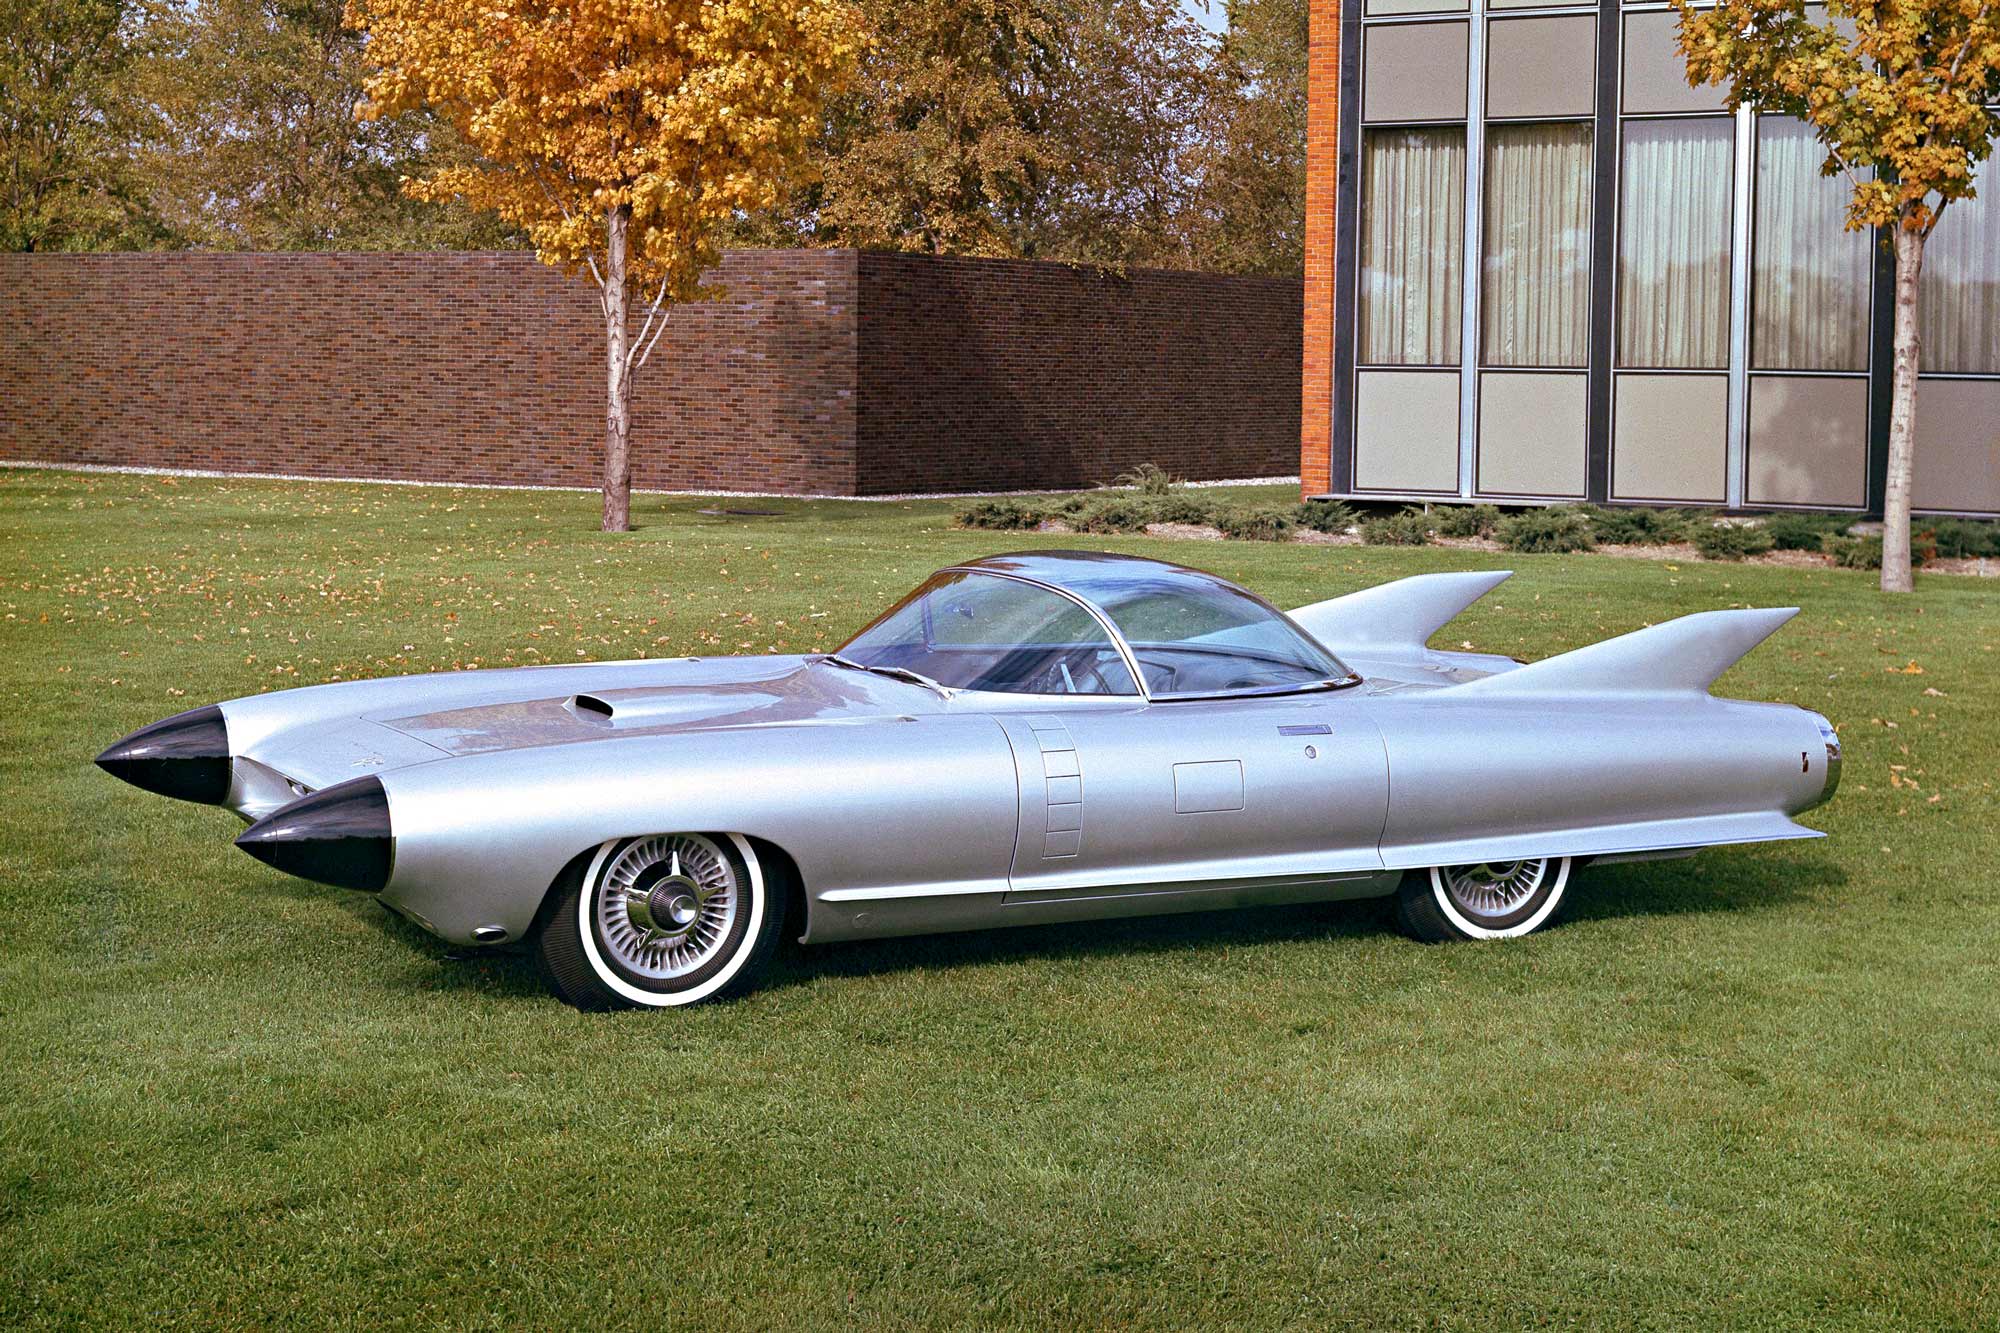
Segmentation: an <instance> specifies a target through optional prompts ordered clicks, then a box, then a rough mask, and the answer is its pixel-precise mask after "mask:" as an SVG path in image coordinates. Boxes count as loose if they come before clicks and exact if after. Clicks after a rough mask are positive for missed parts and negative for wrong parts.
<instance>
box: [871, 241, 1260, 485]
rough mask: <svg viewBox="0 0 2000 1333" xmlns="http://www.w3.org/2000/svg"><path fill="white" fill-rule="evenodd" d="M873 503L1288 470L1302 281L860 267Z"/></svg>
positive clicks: (1020, 267)
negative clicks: (1156, 469)
mask: <svg viewBox="0 0 2000 1333" xmlns="http://www.w3.org/2000/svg"><path fill="white" fill-rule="evenodd" d="M860 269H861V339H860V356H861V366H860V378H859V384H860V394H859V398H860V402H859V413H860V416H859V423H858V425H859V445H860V466H859V476H860V483H861V489H862V491H863V492H864V493H866V492H869V491H876V492H881V491H897V490H913V491H948V490H1005V489H1009V488H1026V487H1033V486H1077V485H1085V484H1088V483H1091V482H1098V481H1109V480H1111V479H1112V478H1113V477H1115V476H1117V475H1118V474H1119V473H1120V472H1123V471H1126V470H1128V469H1129V468H1131V467H1132V466H1134V465H1135V464H1137V463H1140V462H1152V463H1157V464H1158V465H1160V466H1161V467H1164V468H1166V469H1167V470H1168V471H1170V472H1173V473H1175V474H1177V475H1180V476H1185V477H1191V478H1197V479H1202V478H1211V479H1212V478H1218V477H1272V476H1289V475H1291V474H1292V473H1294V472H1296V471H1297V470H1298V462H1299V448H1298V440H1299V338H1300V326H1299V315H1300V307H1299V290H1300V289H1299V281H1298V279H1296V278H1290V279H1280V278H1233V277H1232V278H1224V277H1214V276H1210V275H1205V274H1199V273H1166V272H1160V271H1158V270H1147V269H1141V270H1134V271H1132V272H1131V273H1129V274H1126V275H1122V276H1121V275H1116V274H1109V273H1104V272H1101V271H1098V270H1094V269H1080V268H1071V267H1068V266H1066V265H1061V264H1041V263H1029V262H1025V261H1018V260H996V259H952V258H937V257H933V256H928V255H897V254H883V253H874V252H869V253H864V254H863V255H861V258H860Z"/></svg>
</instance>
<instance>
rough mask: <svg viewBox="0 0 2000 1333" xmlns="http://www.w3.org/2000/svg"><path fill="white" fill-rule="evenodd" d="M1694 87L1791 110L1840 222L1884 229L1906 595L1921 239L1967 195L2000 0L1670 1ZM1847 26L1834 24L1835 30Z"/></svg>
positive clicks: (1999, 91)
mask: <svg viewBox="0 0 2000 1333" xmlns="http://www.w3.org/2000/svg"><path fill="white" fill-rule="evenodd" d="M1674 4H1675V7H1676V8H1678V9H1679V10H1680V15H1681V20H1680V33H1681V36H1680V43H1681V51H1682V53H1683V54H1684V55H1686V57H1687V62H1688V80H1689V82H1690V83H1693V84H1701V83H1716V84H1727V85H1728V101H1729V105H1730V107H1731V108H1732V109H1734V108H1736V107H1738V106H1746V105H1749V106H1756V107H1758V108H1759V109H1761V110H1765V111H1776V112H1782V113H1784V114H1788V115H1793V116H1797V117H1799V118H1801V119H1803V120H1805V121H1808V122H1810V123H1811V124H1812V125H1813V127H1814V128H1815V129H1816V130H1817V131H1818V134H1819V141H1820V143H1821V145H1822V146H1824V147H1825V149H1826V153H1827V156H1826V162H1825V165H1824V166H1823V167H1822V168H1821V170H1822V171H1823V172H1824V173H1825V174H1827V175H1829V176H1830V175H1834V174H1836V173H1842V174H1844V175H1845V176H1846V177H1847V179H1848V181H1849V183H1850V184H1851V186H1852V188H1853V192H1854V193H1853V198H1852V200H1851V202H1850V203H1849V206H1848V221H1847V225H1848V226H1849V227H1851V228H1854V229H1857V230H1858V229H1860V228H1864V227H1879V228H1884V229H1886V230H1887V232H1888V240H1889V243H1890V244H1892V245H1893V246H1894V248H1895V252H1896V332H1895V367H1894V377H1893V384H1894V388H1893V392H1892V395H1891V406H1890V411H1889V479H1888V491H1887V494H1886V496H1885V497H1884V506H1883V530H1882V589H1883V591H1884V592H1908V591H1910V589H1911V586H1912V583H1911V578H1910V483H1911V474H1912V471H1913V466H1912V465H1913V462H1914V457H1915V440H1916V415H1917V369H1918V366H1919V361H1920V354H1921V349H1920V348H1919V346H1918V340H1917V302H1918V299H1919V295H1920V291H1921V286H1922V279H1923V269H1924V243H1925V241H1927V240H1928V239H1929V238H1930V236H1931V234H1932V232H1933V231H1935V230H1936V228H1937V225H1938V222H1939V221H1940V220H1941V219H1942V218H1943V217H1944V214H1945V212H1946V210H1947V208H1948V206H1949V205H1950V204H1951V203H1952V202H1953V201H1954V200H1958V199H1966V198H1970V197H1972V195H1973V193H1974V191H1973V186H1972V179H1973V172H1974V169H1975V168H1976V167H1977V165H1978V164H1979V163H1980V162H1981V161H1983V160H1984V159H1985V158H1986V156H1987V155H1988V154H1989V153H1991V152H1992V151H1993V140H1994V136H1995V133H1996V132H2000V115H1996V114H1995V112H1994V111H1993V110H1992V108H1991V104H1992V103H1993V102H1995V101H2000V0H1879V2H1878V0H1827V4H1826V14H1827V18H1826V20H1825V21H1823V22H1814V21H1813V20H1812V19H1810V18H1808V17H1807V13H1806V5H1805V3H1804V0H1721V3H1720V4H1719V5H1717V6H1716V7H1715V8H1713V9H1702V8H1696V7H1695V5H1694V3H1693V0H1674ZM1843 29H1846V31H1843Z"/></svg>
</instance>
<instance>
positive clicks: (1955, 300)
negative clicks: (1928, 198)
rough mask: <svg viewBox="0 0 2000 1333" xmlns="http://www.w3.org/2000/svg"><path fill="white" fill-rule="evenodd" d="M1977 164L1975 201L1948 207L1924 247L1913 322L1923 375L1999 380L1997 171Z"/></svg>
mask: <svg viewBox="0 0 2000 1333" xmlns="http://www.w3.org/2000/svg"><path fill="white" fill-rule="evenodd" d="M1994 161H1995V159H1993V158H1990V157H1989V158H1987V159H1986V161H1985V162H1983V163H1982V164H1980V167H1979V171H1978V174H1977V175H1976V176H1974V177H1973V183H1974V185H1975V186H1976V187H1977V189H1978V190H1979V194H1978V196H1977V197H1976V198H1972V199H1960V200H1957V201H1956V202H1954V203H1952V204H1950V205H1948V206H1947V207H1946V208H1945V210H1944V216H1943V217H1942V218H1940V219H1938V226H1937V230H1936V231H1934V232H1932V233H1931V239H1930V241H1929V242H1928V243H1927V244H1926V245H1925V246H1924V289H1923V299H1922V300H1921V301H1919V302H1918V312H1917V318H1918V322H1919V328H1920V331H1921V333H1922V335H1923V369H1925V370H1938V371H1955V372H1957V373H1959V374H1965V375H2000V199H1995V198H1994V197H1993V196H1994V195H1995V194H2000V167H1996V166H1995V165H1994Z"/></svg>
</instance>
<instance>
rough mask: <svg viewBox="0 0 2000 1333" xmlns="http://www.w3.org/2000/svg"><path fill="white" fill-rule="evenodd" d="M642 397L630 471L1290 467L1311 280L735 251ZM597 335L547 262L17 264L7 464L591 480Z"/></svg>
mask: <svg viewBox="0 0 2000 1333" xmlns="http://www.w3.org/2000/svg"><path fill="white" fill-rule="evenodd" d="M720 280H721V282H722V284H723V286H724V287H725V289H726V295H725V296H724V298H723V299H722V300H720V301H716V302H708V303H703V304H699V305H690V306H683V307H681V308H679V309H677V310H676V311H675V312H674V315H673V320H672V323H671V324H670V326H669V332H668V335H667V337H666V339H665V340H664V341H663V342H662V343H661V344H660V346H659V349H658V350H657V351H656V352H655V353H654V355H653V359H652V361H651V362H650V363H649V364H648V365H647V366H646V367H645V369H644V370H643V371H642V372H641V374H640V377H639V379H638V382H637V387H636V390H635V398H634V409H633V470H634V480H635V481H636V482H637V484H638V485H640V486H645V487H658V488H666V489H683V488H684V489H722V490H744V491H789V492H808V493H822V494H854V493H857V492H858V493H886V492H895V491H904V490H946V489H982V490H983V489H1002V488H1005V487H1010V486H1057V485H1070V484H1076V483H1079V482H1084V481H1092V480H1099V479H1105V478H1109V477H1110V476H1112V475H1114V474H1116V473H1118V472H1120V471H1123V470H1125V469H1127V468H1129V467H1131V466H1133V465H1135V464H1137V463H1139V462H1142V461H1148V460H1150V461H1155V462H1158V463H1160V464H1162V465H1163V466H1167V467H1169V468H1171V469H1173V470H1174V471H1177V472H1180V473H1183V474H1185V475H1188V476H1191V477H1201V478H1207V477H1221V476H1246V475H1274V474H1284V473H1289V472H1291V471H1292V469H1293V467H1294V466H1295V464H1296V461H1297V457H1298V455H1297V452H1296V448H1297V440H1298V438H1299V432H1298V404H1299V393H1298V343H1299V303H1298V284H1297V282H1295V281H1294V282H1290V283H1286V282H1281V281H1271V280H1264V279H1224V278H1212V277H1202V276H1199V275H1193V274H1169V273H1135V274H1133V275H1131V276H1130V277H1129V278H1115V277H1108V276H1102V275H1098V274H1095V273H1090V272H1080V271H1077V270H1072V269H1069V268H1065V267H1063V266H1061V265H1053V264H1029V263H1003V262H995V261H983V260H956V259H934V258H928V257H918V256H898V255H878V254H867V255H857V254H856V252H854V251H851V250H817V251H811V250H802V251H759V250H752V251H731V252H730V253H729V254H727V255H726V256H725V258H724V260H723V264H722V271H721V274H720ZM602 339H603V333H602V329H601V327H600V326H599V324H598V322H597V314H596V303H595V301H594V299H593V297H592V294H591V291H590V289H589V287H588V285H587V284H585V283H583V282H580V281H577V280H575V279H570V278H566V277H564V276H563V275H562V274H560V273H558V272H556V271H555V270H552V269H549V268H546V267H544V266H542V265H540V264H538V263H536V262H535V260H534V259H533V257H532V256H530V255H525V254H512V253H488V254H454V253H425V254H284V255H279V254H256V255H216V254H119V255H78V256H69V255H0V457H5V458H10V459H20V460H28V461H39V462H53V463H98V464H114V465H128V466H145V467H169V468H192V469H212V470H219V471H245V472H281V473H300V474H305V475H313V476H343V477H381V478H393V479H403V480H427V481H464V482H472V483H478V482H496V483H526V484H544V485H569V486H592V485H595V484H596V483H597V481H598V470H599V467H600V459H601V456H602V449H603V424H602V423H603V384H604V370H603V351H602V348H603V341H602Z"/></svg>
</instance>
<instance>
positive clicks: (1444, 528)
mask: <svg viewBox="0 0 2000 1333" xmlns="http://www.w3.org/2000/svg"><path fill="white" fill-rule="evenodd" d="M1431 523H1432V525H1433V526H1434V527H1436V528H1437V534H1438V536H1440V537H1491V536H1492V535H1493V530H1494V529H1495V528H1497V527H1499V526H1500V511H1499V509H1497V508H1495V507H1494V506H1493V505H1439V506H1438V507H1437V508H1436V509H1433V510H1431Z"/></svg>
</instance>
